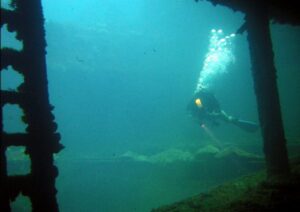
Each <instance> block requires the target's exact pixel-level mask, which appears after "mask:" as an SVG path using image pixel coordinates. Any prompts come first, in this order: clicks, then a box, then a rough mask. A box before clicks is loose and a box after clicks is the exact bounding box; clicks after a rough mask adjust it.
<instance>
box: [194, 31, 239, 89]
mask: <svg viewBox="0 0 300 212" xmlns="http://www.w3.org/2000/svg"><path fill="white" fill-rule="evenodd" d="M234 37H235V34H231V35H228V36H224V33H223V31H222V30H221V29H219V30H215V29H213V30H211V34H210V40H209V48H208V52H207V54H206V56H205V60H204V63H203V67H202V69H201V71H200V76H199V79H198V83H197V87H196V90H195V93H196V92H198V91H199V90H200V89H201V87H208V86H209V85H210V83H211V81H212V80H213V79H214V78H215V77H216V76H218V75H220V74H222V73H225V72H226V71H227V66H228V65H229V64H230V63H233V62H234V60H235V58H234V55H233V52H232V50H233V44H232V40H233V38H234Z"/></svg>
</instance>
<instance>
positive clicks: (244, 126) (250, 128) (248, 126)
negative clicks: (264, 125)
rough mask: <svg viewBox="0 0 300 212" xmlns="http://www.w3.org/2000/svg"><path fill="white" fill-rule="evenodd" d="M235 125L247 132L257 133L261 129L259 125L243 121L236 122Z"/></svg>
mask: <svg viewBox="0 0 300 212" xmlns="http://www.w3.org/2000/svg"><path fill="white" fill-rule="evenodd" d="M233 124H234V125H236V126H238V127H239V128H241V129H243V130H245V131H247V132H256V131H257V130H258V128H259V125H258V124H257V123H255V122H252V121H245V120H241V119H238V120H235V121H234V122H233Z"/></svg>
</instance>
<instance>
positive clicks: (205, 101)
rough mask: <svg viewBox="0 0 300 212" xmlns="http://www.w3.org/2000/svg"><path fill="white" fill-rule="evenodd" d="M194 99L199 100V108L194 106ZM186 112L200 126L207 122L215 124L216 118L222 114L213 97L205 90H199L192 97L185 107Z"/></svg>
mask: <svg viewBox="0 0 300 212" xmlns="http://www.w3.org/2000/svg"><path fill="white" fill-rule="evenodd" d="M196 99H200V100H201V104H202V106H201V107H198V106H197V105H196V104H195V100H196ZM187 110H188V111H189V112H190V113H191V115H192V116H193V117H194V118H196V119H197V121H198V122H200V124H203V123H206V122H207V121H210V122H211V123H214V124H217V121H216V118H217V117H218V116H219V115H220V114H222V111H221V109H220V105H219V102H218V101H217V99H216V98H215V96H214V95H213V94H212V93H211V92H209V91H208V90H206V89H201V90H200V91H198V92H197V93H196V94H195V95H194V97H193V98H192V100H191V101H190V102H189V104H188V106H187Z"/></svg>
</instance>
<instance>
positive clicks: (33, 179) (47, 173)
mask: <svg viewBox="0 0 300 212" xmlns="http://www.w3.org/2000/svg"><path fill="white" fill-rule="evenodd" d="M11 6H12V8H14V10H8V9H4V8H1V28H2V27H3V25H4V24H7V28H8V31H10V32H16V33H17V36H16V38H17V39H18V40H19V41H21V42H22V43H23V49H22V50H21V51H17V50H14V49H11V48H2V49H1V71H2V70H3V69H6V68H7V67H8V66H12V68H13V69H14V70H16V71H17V72H18V73H20V74H21V75H23V77H24V82H23V83H22V84H21V85H20V86H19V87H18V89H17V91H4V90H1V150H0V152H1V153H0V154H1V203H0V205H1V206H0V211H11V207H10V201H13V200H14V199H15V198H16V197H17V196H18V195H19V194H20V193H22V194H23V195H25V196H28V197H29V199H30V201H31V206H32V211H49V212H50V211H51V212H55V211H58V205H57V201H56V192H57V191H56V189H55V178H56V176H57V175H58V170H57V168H56V167H55V166H54V165H53V154H54V153H57V152H59V151H60V150H61V149H62V145H61V144H60V143H59V140H60V135H59V134H58V133H56V129H57V125H56V124H55V123H54V116H53V114H52V113H51V111H52V109H53V107H52V106H51V105H50V104H49V99H48V83H47V72H46V61H45V54H46V51H45V48H46V42H45V31H44V18H43V13H42V7H41V1H40V0H26V1H24V0H16V1H12V4H11ZM6 104H14V105H18V106H19V107H20V108H21V109H22V110H23V112H24V117H22V119H23V121H24V122H25V123H26V124H27V128H26V133H10V134H8V133H6V132H4V131H3V108H4V106H5V105H6ZM10 146H23V147H25V148H26V154H28V155H29V157H30V162H31V170H30V173H29V174H27V175H17V176H8V174H7V162H8V161H7V158H6V154H5V153H6V150H7V148H8V147H10Z"/></svg>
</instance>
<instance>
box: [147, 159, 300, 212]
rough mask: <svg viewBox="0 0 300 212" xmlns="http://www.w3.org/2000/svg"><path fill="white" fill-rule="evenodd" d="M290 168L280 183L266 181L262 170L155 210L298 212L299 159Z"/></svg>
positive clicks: (164, 211) (156, 211)
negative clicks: (286, 176)
mask: <svg viewBox="0 0 300 212" xmlns="http://www.w3.org/2000/svg"><path fill="white" fill-rule="evenodd" d="M291 168H292V171H291V176H290V177H289V178H288V179H283V180H282V181H280V182H276V183H274V182H267V181H266V180H265V179H266V174H265V171H260V172H258V173H256V174H252V175H249V176H244V177H242V178H239V179H237V180H235V181H232V182H228V183H225V184H223V185H220V186H218V187H216V188H214V189H212V190H211V191H210V192H208V193H201V194H199V195H196V196H194V197H191V198H189V199H186V200H183V201H180V202H177V203H174V204H171V205H167V206H162V207H160V208H157V209H153V210H152V212H171V211H172V212H175V211H177V212H181V211H182V212H193V211H197V212H199V211H214V212H218V211H249V212H250V211H299V209H300V205H299V202H300V158H297V159H294V160H293V162H292V166H291Z"/></svg>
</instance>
